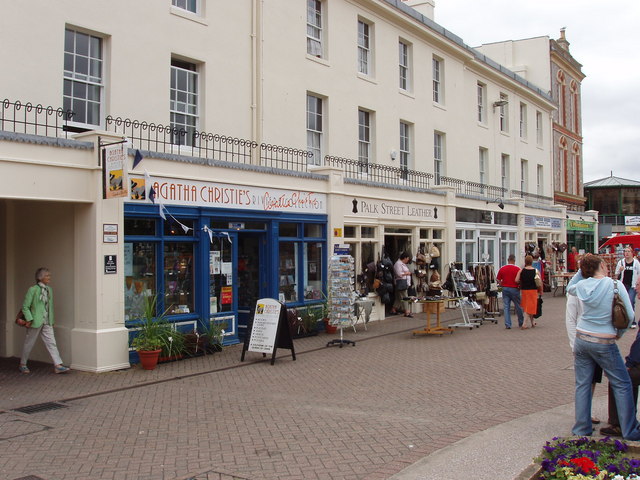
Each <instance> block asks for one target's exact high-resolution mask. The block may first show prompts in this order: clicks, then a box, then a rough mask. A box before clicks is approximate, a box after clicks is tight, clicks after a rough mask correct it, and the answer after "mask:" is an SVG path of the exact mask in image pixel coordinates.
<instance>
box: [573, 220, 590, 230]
mask: <svg viewBox="0 0 640 480" xmlns="http://www.w3.org/2000/svg"><path fill="white" fill-rule="evenodd" d="M594 227H595V223H594V222H584V221H582V220H567V230H579V231H582V232H593V231H594Z"/></svg>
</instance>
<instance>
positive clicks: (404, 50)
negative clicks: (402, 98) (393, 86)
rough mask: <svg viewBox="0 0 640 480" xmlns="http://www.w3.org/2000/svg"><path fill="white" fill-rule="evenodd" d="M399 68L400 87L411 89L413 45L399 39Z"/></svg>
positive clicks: (406, 89)
mask: <svg viewBox="0 0 640 480" xmlns="http://www.w3.org/2000/svg"><path fill="white" fill-rule="evenodd" d="M398 69H399V72H398V74H399V87H400V89H401V90H405V91H407V92H408V91H410V90H411V47H410V45H409V44H408V43H407V42H405V41H403V40H399V41H398Z"/></svg>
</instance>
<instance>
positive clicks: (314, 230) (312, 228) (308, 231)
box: [304, 223, 322, 238]
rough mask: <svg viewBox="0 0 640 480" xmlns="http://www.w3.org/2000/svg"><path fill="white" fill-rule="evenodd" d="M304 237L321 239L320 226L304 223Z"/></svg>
mask: <svg viewBox="0 0 640 480" xmlns="http://www.w3.org/2000/svg"><path fill="white" fill-rule="evenodd" d="M304 236H305V237H316V238H322V225H320V224H317V223H305V224H304Z"/></svg>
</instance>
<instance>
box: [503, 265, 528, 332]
mask: <svg viewBox="0 0 640 480" xmlns="http://www.w3.org/2000/svg"><path fill="white" fill-rule="evenodd" d="M519 272H520V267H519V266H517V265H516V256H515V255H513V254H512V255H509V258H508V259H507V264H506V265H504V266H503V267H502V268H500V270H498V274H497V275H496V280H497V282H498V285H500V286H501V287H502V303H503V304H504V326H505V328H507V329H510V328H511V302H513V307H514V309H515V311H516V315H517V316H518V326H520V327H522V325H523V323H524V314H523V313H522V307H521V306H520V301H521V300H520V289H519V288H518V284H517V283H516V276H517V275H518V273H519Z"/></svg>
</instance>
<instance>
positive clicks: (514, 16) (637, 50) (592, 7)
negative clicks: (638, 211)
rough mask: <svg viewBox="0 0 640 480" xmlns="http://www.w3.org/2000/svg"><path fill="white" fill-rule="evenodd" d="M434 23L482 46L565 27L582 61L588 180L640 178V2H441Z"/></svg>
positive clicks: (553, 35) (550, 34)
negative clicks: (612, 176) (610, 176)
mask: <svg viewBox="0 0 640 480" xmlns="http://www.w3.org/2000/svg"><path fill="white" fill-rule="evenodd" d="M435 2H436V8H435V21H436V22H437V23H439V24H440V25H442V26H443V27H444V28H446V29H447V30H450V31H451V32H453V33H455V34H456V35H458V36H459V37H461V38H462V39H463V40H464V42H465V43H466V44H467V45H469V46H471V47H476V46H478V45H481V44H483V43H491V42H498V41H502V40H519V39H523V38H531V37H539V36H544V35H546V36H548V37H550V38H553V39H558V38H559V36H560V28H562V27H566V28H567V31H566V38H567V40H568V41H569V43H570V44H571V45H570V46H569V50H570V52H571V54H572V55H573V57H574V58H575V59H576V60H577V61H578V62H580V63H581V64H582V72H583V73H585V74H586V78H585V79H584V81H583V82H582V109H583V115H582V134H583V136H584V151H583V156H584V181H585V182H588V181H591V180H597V179H600V178H603V177H608V176H609V175H610V174H611V171H613V175H614V176H616V177H622V178H629V179H633V180H638V181H640V60H639V58H640V33H638V32H639V31H640V0H597V1H596V0H533V1H532V0H435Z"/></svg>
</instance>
